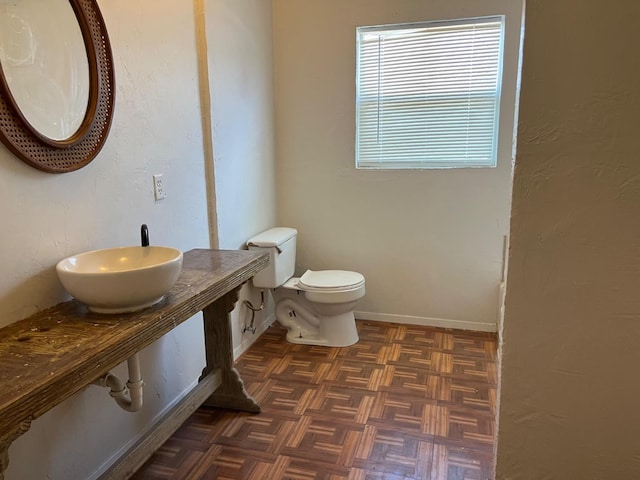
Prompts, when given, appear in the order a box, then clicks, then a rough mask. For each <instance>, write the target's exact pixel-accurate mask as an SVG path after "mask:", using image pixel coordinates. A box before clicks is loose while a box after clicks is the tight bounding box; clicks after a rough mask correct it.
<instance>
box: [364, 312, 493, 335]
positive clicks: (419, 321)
mask: <svg viewBox="0 0 640 480" xmlns="http://www.w3.org/2000/svg"><path fill="white" fill-rule="evenodd" d="M353 313H354V315H355V317H356V318H357V319H358V320H371V321H373V322H389V323H400V324H406V325H422V326H425V327H442V328H453V329H456V330H473V331H476V332H497V331H498V326H497V325H496V324H495V323H484V322H468V321H465V320H451V319H446V318H431V317H413V316H411V315H394V314H391V313H373V312H353Z"/></svg>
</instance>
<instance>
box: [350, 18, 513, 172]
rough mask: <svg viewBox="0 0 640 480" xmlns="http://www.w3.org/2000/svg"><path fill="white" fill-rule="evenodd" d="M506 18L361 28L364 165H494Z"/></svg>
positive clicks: (359, 139)
mask: <svg viewBox="0 0 640 480" xmlns="http://www.w3.org/2000/svg"><path fill="white" fill-rule="evenodd" d="M502 25H503V17H485V18H474V19H462V20H454V21H446V22H428V23H420V24H404V25H387V26H378V27H360V28H358V29H357V42H358V66H357V67H358V68H357V95H356V116H357V118H356V121H357V128H356V166H357V167H358V168H447V167H494V166H495V165H496V143H497V132H498V109H499V103H500V102H499V100H500V70H501V63H502V62H501V57H502Z"/></svg>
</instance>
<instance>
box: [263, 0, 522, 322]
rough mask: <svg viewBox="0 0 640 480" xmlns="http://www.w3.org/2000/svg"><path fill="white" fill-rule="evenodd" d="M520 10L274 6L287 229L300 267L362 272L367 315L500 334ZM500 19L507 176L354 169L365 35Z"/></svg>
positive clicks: (331, 3) (498, 5)
mask: <svg viewBox="0 0 640 480" xmlns="http://www.w3.org/2000/svg"><path fill="white" fill-rule="evenodd" d="M521 8H522V5H521V2H517V1H516V2H514V1H502V0H495V1H494V0H492V1H487V2H464V1H430V2H424V1H415V0H400V1H388V0H374V1H372V0H323V1H308V2H300V1H296V0H274V25H275V30H274V36H275V37H274V38H275V43H274V48H275V61H276V63H275V65H276V68H275V71H276V112H277V116H276V131H277V144H276V151H277V157H278V162H277V178H278V183H277V184H278V220H279V223H281V224H282V225H283V226H291V227H296V228H298V229H299V237H298V241H299V243H298V245H299V247H298V251H299V254H298V263H299V268H300V269H306V268H311V269H328V268H339V269H347V270H356V271H359V272H362V273H363V274H364V276H365V277H366V282H367V295H366V297H365V298H364V299H363V300H362V301H361V302H360V303H359V304H358V306H357V310H359V311H361V312H367V313H362V316H365V317H366V318H373V319H381V320H399V321H415V322H427V323H434V322H438V321H439V320H441V319H442V320H445V321H446V324H447V325H449V326H462V327H471V328H478V329H491V328H493V329H495V324H496V319H497V313H498V285H499V283H500V279H501V275H502V259H503V237H504V235H506V234H507V230H508V216H509V203H510V188H511V148H512V147H511V143H512V142H511V140H512V138H513V111H512V108H511V111H510V109H509V105H511V107H512V106H513V104H514V99H515V84H516V72H517V56H518V45H519V33H520V20H521V15H520V12H521ZM498 13H508V16H507V30H506V39H507V48H506V58H507V59H508V61H507V63H506V64H505V76H504V79H503V86H504V91H503V102H504V103H503V104H504V107H503V112H502V113H503V114H502V116H501V119H500V124H501V127H502V130H501V133H500V142H501V143H500V155H499V160H498V167H497V168H495V169H454V170H405V171H363V170H359V171H356V169H355V166H354V164H355V157H354V155H355V153H354V152H355V150H354V149H355V146H354V144H355V130H354V129H355V65H356V56H355V53H356V45H355V40H356V30H355V29H356V27H357V26H360V25H379V24H386V23H400V22H411V21H420V20H435V19H443V18H457V17H468V16H474V15H483V14H484V15H486V14H498ZM509 112H510V113H509Z"/></svg>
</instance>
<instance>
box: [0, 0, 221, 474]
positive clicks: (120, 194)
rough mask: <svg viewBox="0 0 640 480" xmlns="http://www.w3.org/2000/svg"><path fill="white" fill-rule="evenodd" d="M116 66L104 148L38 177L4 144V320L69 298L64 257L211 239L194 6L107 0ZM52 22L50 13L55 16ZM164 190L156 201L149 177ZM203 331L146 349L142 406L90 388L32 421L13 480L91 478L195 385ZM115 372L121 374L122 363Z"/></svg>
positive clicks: (0, 316) (188, 330)
mask: <svg viewBox="0 0 640 480" xmlns="http://www.w3.org/2000/svg"><path fill="white" fill-rule="evenodd" d="M99 3H100V7H101V9H102V13H103V15H104V17H105V21H106V23H107V27H108V30H109V34H110V38H111V42H112V48H113V53H114V59H115V69H116V86H117V91H116V108H115V116H114V121H113V126H112V129H111V133H110V136H109V138H108V139H107V142H106V144H105V147H104V149H103V151H102V152H101V153H100V154H99V156H98V157H97V158H96V159H95V160H94V161H93V162H92V163H91V164H89V165H88V166H87V167H85V168H83V169H81V170H79V171H76V172H73V173H67V174H63V175H52V174H45V173H42V172H39V171H37V170H35V169H33V168H31V167H29V166H27V165H26V164H24V163H22V162H20V161H19V160H18V159H16V158H15V157H13V156H12V155H11V154H10V153H9V152H8V150H6V149H5V148H4V147H3V146H1V145H0V170H1V173H0V204H2V235H0V252H2V255H1V258H2V275H0V325H6V324H9V323H11V322H13V321H16V320H19V319H20V318H22V317H24V316H27V315H29V314H31V313H33V312H35V311H37V310H39V309H42V308H45V307H48V306H50V305H53V304H55V303H57V302H59V301H62V300H64V299H66V298H67V296H66V294H65V292H64V291H63V289H62V286H61V285H60V283H59V281H58V279H57V277H56V274H55V270H54V267H55V264H56V262H57V261H58V260H60V259H62V258H64V257H66V256H68V255H70V254H73V253H77V252H81V251H85V250H89V249H94V248H102V247H110V246H121V245H131V244H138V242H139V241H140V236H139V230H140V224H142V223H147V224H148V225H149V229H150V237H151V242H152V243H154V244H164V245H171V246H175V247H178V248H181V249H182V250H189V249H191V248H194V247H207V246H208V245H209V236H208V221H207V211H206V208H207V204H206V188H205V179H204V160H203V150H202V128H201V120H200V108H199V96H198V81H197V59H196V49H195V34H194V20H193V19H194V11H193V8H192V7H191V5H190V3H189V2H186V3H185V2H181V3H179V4H178V3H176V2H170V1H166V0H159V1H156V2H153V8H151V7H150V6H149V4H147V3H144V4H143V3H141V2H128V1H123V0H109V1H101V2H99ZM50 21H52V22H55V16H54V17H52V18H51V20H50ZM154 173H164V175H165V185H166V190H167V192H168V196H167V198H166V199H165V200H162V201H161V202H157V203H155V202H154V200H153V184H152V175H153V174H154ZM201 331H202V327H201V325H200V322H198V321H197V320H192V321H189V322H187V323H186V324H184V325H182V326H181V327H179V328H178V329H176V330H175V331H174V332H172V333H170V334H168V335H167V336H165V337H164V338H163V339H161V340H159V341H158V342H156V343H155V344H153V345H151V346H150V347H149V348H147V349H146V350H144V351H143V352H142V356H141V368H142V373H143V375H144V379H145V384H146V386H145V405H144V408H143V410H142V411H141V412H139V413H137V414H130V413H127V412H125V411H123V410H121V409H119V408H118V407H117V406H116V404H115V402H114V401H113V400H112V399H111V398H110V397H109V396H108V393H107V391H106V390H105V389H101V388H98V387H88V388H87V389H86V390H84V391H82V392H80V393H78V394H77V395H75V396H73V397H72V398H71V399H69V400H68V401H66V402H64V403H63V404H61V405H59V406H57V407H56V408H54V409H53V410H52V411H50V412H49V413H47V414H46V415H44V416H43V417H41V418H39V419H38V420H36V421H35V422H34V423H33V425H32V427H31V430H30V431H29V432H27V433H26V434H25V435H24V436H23V437H21V438H20V439H18V441H16V442H15V443H14V444H13V446H12V447H11V449H10V451H9V453H10V461H11V463H10V466H9V469H8V472H7V474H6V477H5V478H6V479H7V480H23V479H44V478H50V479H54V480H69V479H88V478H92V475H93V474H94V473H95V472H96V471H97V470H98V469H99V467H100V466H101V465H102V464H103V463H104V462H107V461H109V459H110V457H111V456H112V455H114V454H116V453H117V452H118V450H119V449H121V448H122V447H124V446H125V445H126V444H127V442H129V441H130V440H132V439H134V438H135V437H136V436H137V435H138V434H140V433H141V432H142V431H144V429H146V428H147V427H148V426H149V425H150V424H151V422H152V421H153V419H154V418H155V416H156V415H158V413H159V412H161V411H162V410H163V409H164V408H166V407H167V406H168V405H170V404H171V403H172V402H173V401H174V400H175V399H176V398H178V397H179V396H180V395H182V394H183V393H184V392H185V391H186V390H187V389H188V388H189V387H190V386H191V385H192V384H193V382H195V381H196V379H197V376H198V374H199V372H200V370H201V368H202V366H203V364H204V354H203V346H202V338H201V337H202V334H201ZM116 373H117V374H118V375H120V376H121V377H126V367H122V366H120V367H119V368H118V369H117V370H116Z"/></svg>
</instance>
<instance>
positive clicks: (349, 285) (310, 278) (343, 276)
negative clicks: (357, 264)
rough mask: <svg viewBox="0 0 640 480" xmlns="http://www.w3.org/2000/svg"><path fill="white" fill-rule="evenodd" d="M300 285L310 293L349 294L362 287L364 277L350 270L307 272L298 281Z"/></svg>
mask: <svg viewBox="0 0 640 480" xmlns="http://www.w3.org/2000/svg"><path fill="white" fill-rule="evenodd" d="M298 285H299V287H300V289H301V290H305V291H308V292H323V293H333V292H335V293H338V292H347V291H351V290H356V289H358V288H360V287H362V286H363V285H364V276H363V275H362V274H360V273H358V272H350V271H348V270H318V271H313V270H307V271H306V272H304V274H302V276H301V277H300V278H299V279H298Z"/></svg>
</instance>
